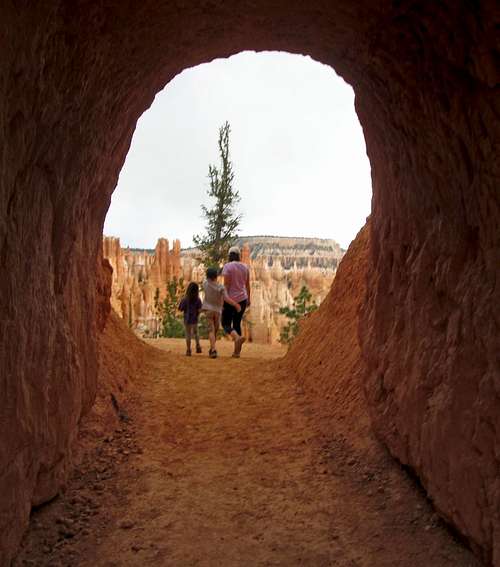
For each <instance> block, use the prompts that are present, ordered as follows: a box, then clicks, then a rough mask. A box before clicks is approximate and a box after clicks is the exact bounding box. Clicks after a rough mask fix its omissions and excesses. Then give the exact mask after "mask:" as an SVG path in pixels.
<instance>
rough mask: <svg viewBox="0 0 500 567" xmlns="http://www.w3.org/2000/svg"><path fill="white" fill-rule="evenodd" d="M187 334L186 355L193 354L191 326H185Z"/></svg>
mask: <svg viewBox="0 0 500 567" xmlns="http://www.w3.org/2000/svg"><path fill="white" fill-rule="evenodd" d="M184 329H185V332H186V354H187V353H188V352H189V353H190V352H191V325H184Z"/></svg>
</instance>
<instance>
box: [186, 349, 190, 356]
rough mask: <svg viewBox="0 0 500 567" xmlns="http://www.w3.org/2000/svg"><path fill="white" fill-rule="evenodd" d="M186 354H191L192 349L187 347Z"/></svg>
mask: <svg viewBox="0 0 500 567" xmlns="http://www.w3.org/2000/svg"><path fill="white" fill-rule="evenodd" d="M186 356H191V349H190V348H188V349H187V351H186Z"/></svg>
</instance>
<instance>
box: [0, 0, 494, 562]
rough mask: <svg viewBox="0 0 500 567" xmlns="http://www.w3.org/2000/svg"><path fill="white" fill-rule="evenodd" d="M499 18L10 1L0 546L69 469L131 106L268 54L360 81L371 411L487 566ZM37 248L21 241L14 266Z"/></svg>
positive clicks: (380, 10) (364, 4)
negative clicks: (236, 56)
mask: <svg viewBox="0 0 500 567" xmlns="http://www.w3.org/2000/svg"><path fill="white" fill-rule="evenodd" d="M494 10H495V3H494V2H488V1H486V0H484V1H481V2H479V3H477V4H474V5H470V4H468V3H465V2H451V1H448V2H444V3H440V4H438V5H429V4H424V3H413V4H411V3H406V2H395V3H390V4H389V3H386V4H376V5H374V4H373V3H372V2H368V1H362V0H360V1H357V2H347V1H345V2H336V3H335V4H334V5H328V6H326V5H325V4H324V3H323V2H321V1H318V2H316V1H313V2H309V3H307V5H304V4H303V3H301V2H298V1H297V2H292V3H289V2H288V3H286V5H285V4H284V3H280V2H273V3H272V4H269V3H268V2H264V1H260V0H258V1H257V2H253V3H249V2H246V1H242V2H236V3H231V5H230V6H229V5H225V4H222V3H218V2H203V3H195V2H172V3H168V4H162V5H159V4H158V3H156V2H154V1H151V2H147V3H145V4H141V5H138V4H136V3H132V2H130V3H126V4H123V3H122V2H120V3H119V2H108V3H106V4H105V5H104V4H99V5H89V4H88V3H84V2H78V3H72V5H71V6H69V5H68V4H63V3H61V2H59V1H56V0H54V1H51V2H44V3H43V5H42V4H38V5H37V6H34V7H30V9H29V10H28V9H24V10H23V9H20V10H18V9H17V8H15V7H13V6H7V7H5V10H4V17H3V23H2V26H3V28H2V29H3V31H4V38H5V45H7V46H8V47H7V49H5V50H4V53H3V55H2V65H3V67H4V69H6V73H5V75H4V79H3V81H2V83H1V85H0V89H1V93H2V97H1V99H2V101H3V103H2V109H3V112H2V116H3V119H2V137H3V139H4V141H5V143H4V144H3V153H2V160H3V163H4V165H5V166H4V167H3V168H2V173H1V185H0V187H1V193H0V195H1V200H0V242H1V243H2V250H1V265H2V268H3V273H4V277H3V278H2V281H1V283H0V290H1V293H0V308H1V312H2V321H1V322H0V343H1V344H2V345H6V346H5V347H4V350H3V351H2V362H1V370H2V371H1V373H0V374H1V376H2V386H1V387H2V392H3V393H4V395H3V396H2V397H3V399H8V400H9V402H8V404H7V406H6V407H4V408H3V411H2V420H1V436H0V437H1V438H2V439H4V440H6V441H4V442H3V443H4V445H2V453H1V454H2V469H0V470H2V472H1V473H0V474H1V476H0V482H1V483H2V485H4V484H5V485H6V486H9V487H12V490H9V491H8V497H7V498H6V499H5V500H4V501H3V503H2V514H1V515H0V517H1V518H3V519H2V525H1V526H0V528H1V529H0V533H1V534H2V536H1V537H2V547H3V548H5V549H6V550H7V554H8V555H9V554H11V553H12V552H13V550H14V549H15V546H16V545H17V542H18V540H19V537H20V533H21V531H22V527H23V526H24V525H25V524H26V521H27V517H28V512H29V508H30V506H31V505H32V504H37V503H40V502H43V501H45V500H47V499H48V498H50V497H52V496H53V495H54V494H55V492H56V491H57V490H58V487H59V486H60V483H61V481H62V479H63V478H64V477H65V475H66V474H67V470H68V467H69V463H70V454H71V445H72V443H73V440H74V437H75V433H76V430H77V425H78V421H79V419H80V416H81V415H82V412H85V411H87V410H88V408H89V406H90V405H91V403H92V400H93V397H94V395H95V387H96V384H95V380H96V365H97V361H96V348H95V345H96V337H97V327H96V325H97V324H96V317H95V309H96V296H95V289H96V285H97V283H98V281H97V276H96V275H95V274H96V270H95V260H96V258H97V257H98V251H99V247H100V234H101V231H102V225H103V221H104V217H105V213H106V210H107V208H108V206H109V199H110V195H111V192H112V190H113V187H114V186H115V185H116V179H117V176H118V172H119V169H120V167H121V165H122V163H123V160H124V158H125V155H126V152H127V149H128V146H129V144H130V139H131V136H132V132H133V129H134V126H135V123H136V121H137V118H138V117H139V116H140V115H141V114H142V112H143V111H144V110H145V109H146V108H147V107H148V106H149V105H150V104H151V101H152V100H153V97H154V95H155V93H156V92H158V90H160V89H161V88H162V87H163V86H164V85H165V84H166V83H167V82H168V81H169V80H171V78H172V77H173V76H175V75H176V74H177V73H178V72H179V71H181V70H182V69H184V68H186V67H190V66H193V65H196V64H198V63H201V62H202V61H208V60H211V59H213V58H215V57H221V56H228V55H231V54H233V53H236V52H238V51H241V50H243V49H253V50H264V49H267V50H285V51H289V52H297V53H305V54H309V55H311V56H312V57H313V58H315V59H317V60H318V61H321V62H323V63H325V64H328V65H330V66H332V67H333V68H334V69H335V70H336V71H337V72H338V73H340V75H341V76H343V77H344V78H345V79H346V81H347V82H349V83H350V84H351V85H352V86H353V88H354V90H355V93H356V110H357V113H358V116H359V118H360V121H361V124H362V126H363V130H364V133H365V139H366V142H367V151H368V155H369V158H370V162H371V166H372V179H373V191H374V196H373V214H372V229H371V233H372V239H371V256H370V262H369V273H368V277H369V278H370V280H371V281H372V282H373V285H372V287H371V288H370V289H371V291H370V292H369V293H368V296H367V299H366V302H365V308H364V311H363V316H362V324H361V328H360V330H361V337H362V342H363V353H364V360H365V364H366V369H365V370H366V384H367V394H368V398H369V401H370V404H371V406H372V408H373V420H374V424H375V426H376V428H377V430H378V432H379V434H380V435H381V437H382V438H384V440H385V441H386V443H387V444H388V445H389V447H390V449H391V451H392V452H393V453H394V454H395V455H397V456H398V458H400V459H401V460H402V461H403V462H407V463H408V464H411V465H412V466H413V467H414V468H415V470H416V471H417V473H418V474H419V475H420V476H421V478H422V479H424V481H425V485H426V488H427V490H428V491H429V494H430V495H431V497H432V498H433V499H434V501H435V502H436V504H437V506H438V508H440V509H441V510H442V512H443V513H444V514H445V515H446V516H447V517H448V518H449V519H450V520H451V521H452V522H453V523H454V524H455V525H456V526H457V527H458V528H459V529H460V531H461V532H462V533H463V534H464V535H465V536H466V537H467V538H469V540H470V541H472V542H473V543H475V545H477V546H478V547H479V548H481V549H482V550H483V553H484V556H485V557H486V558H489V559H492V558H493V559H494V560H496V561H498V554H499V553H500V552H499V551H498V548H495V547H494V543H495V541H496V542H498V533H499V527H498V518H496V516H495V510H498V507H499V506H498V502H499V500H498V499H499V496H498V489H497V488H495V485H494V477H495V473H494V472H492V471H495V470H496V466H497V464H498V463H497V460H496V457H495V454H498V434H497V433H495V432H497V431H498V429H497V425H498V411H497V410H498V396H497V395H496V393H495V392H496V390H495V380H496V377H497V372H496V367H495V355H494V353H495V352H496V350H497V349H496V342H495V336H498V323H497V322H496V319H495V317H494V315H493V314H494V306H495V305H496V304H498V301H497V299H498V290H497V288H496V287H495V274H496V270H497V262H496V260H497V258H498V254H497V251H498V218H499V204H498V193H497V186H496V182H495V180H496V179H497V177H498V169H497V166H496V163H497V160H496V159H495V145H494V141H495V139H497V137H498V129H497V126H496V124H497V122H496V121H495V119H494V117H495V90H494V87H495V86H496V85H497V84H498V72H497V70H496V67H495V65H494V61H495V56H496V55H495V53H496V51H495V46H494V37H495V35H494V27H493V26H494V22H495V18H494ZM32 243H36V250H37V254H36V255H35V256H34V257H32V258H30V261H28V260H26V261H23V260H21V259H23V258H26V254H25V251H26V250H27V249H30V247H31V246H32ZM97 320H99V319H97ZM34 329H35V330H38V332H34V331H33V330H34ZM14 337H15V339H14ZM401 352H404V353H406V354H405V356H404V357H401ZM388 416H391V417H390V418H389V417H388ZM457 423H460V426H461V428H460V429H458V428H457V427H456V425H457ZM12 431H15V434H14V435H12ZM492 431H493V432H494V433H492ZM478 448H479V449H478ZM478 452H479V456H478ZM465 487H467V488H468V490H464V488H465Z"/></svg>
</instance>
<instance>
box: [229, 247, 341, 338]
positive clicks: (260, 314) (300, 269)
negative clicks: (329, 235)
mask: <svg viewBox="0 0 500 567" xmlns="http://www.w3.org/2000/svg"><path fill="white" fill-rule="evenodd" d="M239 244H240V246H242V261H244V262H247V263H248V265H249V267H250V282H251V307H250V309H249V311H248V314H247V316H246V323H247V324H246V329H245V331H246V334H247V336H248V337H249V338H250V339H251V340H254V341H256V342H261V343H272V342H276V341H278V340H279V337H280V332H281V330H282V328H283V326H284V325H286V324H287V322H288V320H287V318H286V317H285V316H284V315H280V313H279V310H280V308H282V307H292V306H293V302H294V297H296V296H297V295H298V293H299V291H300V289H301V287H302V286H307V288H308V289H309V291H310V292H311V295H312V299H313V301H314V302H315V303H316V304H317V305H319V304H320V303H321V302H322V301H323V299H324V298H325V297H326V295H327V294H328V291H329V290H330V286H331V284H332V281H333V278H334V277H335V272H336V270H337V265H338V263H339V261H340V260H341V258H342V256H343V250H342V249H341V248H340V246H339V245H338V244H337V242H335V241H334V240H326V239H319V238H318V239H312V238H280V237H246V238H242V239H240V241H239Z"/></svg>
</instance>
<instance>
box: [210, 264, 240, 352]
mask: <svg viewBox="0 0 500 567" xmlns="http://www.w3.org/2000/svg"><path fill="white" fill-rule="evenodd" d="M203 291H204V292H205V298H204V300H203V305H202V309H203V311H204V312H205V315H206V318H207V321H208V329H209V330H208V338H209V339H210V351H209V352H208V356H209V357H210V358H217V351H216V350H215V341H216V340H217V331H218V330H219V324H220V316H221V312H222V305H223V303H224V301H226V302H227V303H229V304H230V305H232V306H233V307H234V308H235V309H236V310H237V311H240V309H241V307H240V306H239V304H238V303H236V301H233V300H232V299H231V298H229V297H228V296H227V294H226V289H225V287H224V286H223V285H221V284H219V283H217V269H216V268H208V269H207V279H206V280H205V282H204V283H203Z"/></svg>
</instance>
